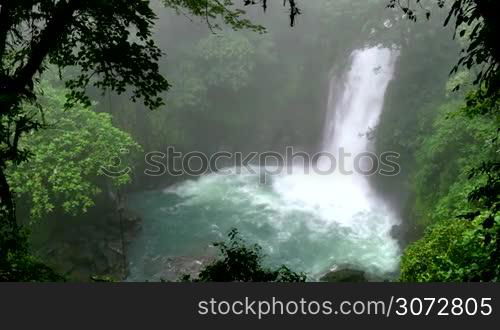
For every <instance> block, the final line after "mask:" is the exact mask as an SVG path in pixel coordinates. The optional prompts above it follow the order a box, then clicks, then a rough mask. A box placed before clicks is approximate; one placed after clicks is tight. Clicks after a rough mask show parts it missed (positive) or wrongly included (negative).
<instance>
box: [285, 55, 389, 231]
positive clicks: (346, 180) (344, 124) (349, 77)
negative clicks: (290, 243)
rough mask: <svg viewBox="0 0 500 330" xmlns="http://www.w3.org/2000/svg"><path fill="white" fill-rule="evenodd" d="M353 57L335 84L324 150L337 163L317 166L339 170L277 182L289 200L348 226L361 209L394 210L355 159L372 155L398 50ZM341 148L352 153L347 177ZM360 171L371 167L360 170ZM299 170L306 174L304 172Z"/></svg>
mask: <svg viewBox="0 0 500 330" xmlns="http://www.w3.org/2000/svg"><path fill="white" fill-rule="evenodd" d="M351 58H352V64H351V68H350V70H349V71H348V72H347V74H345V75H344V76H341V77H338V76H334V77H332V79H331V81H330V92H329V97H328V109H327V110H328V111H327V118H326V122H325V123H326V124H325V129H324V133H323V143H322V151H323V152H327V153H329V154H331V155H333V156H334V157H335V158H336V163H333V165H332V162H331V160H330V159H327V158H325V157H321V158H320V162H319V164H318V168H319V169H320V170H322V171H323V172H325V171H326V170H328V169H329V168H332V166H334V167H333V168H335V172H334V173H332V174H330V175H322V174H307V175H292V176H286V177H282V178H280V180H277V181H276V183H275V186H276V188H277V190H278V191H279V192H280V194H282V196H283V197H284V198H286V199H289V200H291V201H293V202H295V203H299V204H305V205H308V206H312V209H316V210H319V211H320V212H322V216H323V218H330V219H335V220H334V221H336V222H342V224H344V225H356V224H354V223H351V222H353V221H354V218H355V217H354V215H355V214H356V213H359V211H360V210H370V209H377V210H381V209H384V210H385V211H386V212H390V210H389V208H388V207H387V206H385V205H384V204H383V202H381V201H380V200H379V199H378V198H377V197H376V195H375V194H374V192H373V191H372V189H371V188H370V185H369V182H368V177H367V176H366V175H363V174H360V173H358V172H357V171H355V168H354V158H355V156H356V155H361V154H363V153H366V152H370V151H372V141H371V140H370V138H369V132H370V130H371V129H373V128H375V127H376V126H377V124H378V121H379V118H380V114H381V113H382V110H383V104H384V95H385V92H386V89H387V86H388V84H389V82H390V80H391V79H392V77H393V73H394V64H395V61H396V59H397V51H394V50H390V49H387V48H380V47H373V48H366V49H362V50H356V51H354V52H353V54H352V55H351ZM339 78H340V81H339ZM341 149H342V150H343V152H344V153H345V154H349V155H350V156H349V157H344V161H343V162H342V167H343V170H344V173H341V171H340V164H339V163H340V158H341V157H340V152H341ZM368 165H371V164H368ZM361 169H365V170H366V169H367V168H364V167H363V166H361ZM294 172H296V173H300V172H302V173H304V171H301V170H300V169H297V170H296V171H294ZM346 172H349V173H351V172H352V174H345V173H346ZM391 221H393V219H391Z"/></svg>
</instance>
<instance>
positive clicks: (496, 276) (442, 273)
mask: <svg viewBox="0 0 500 330" xmlns="http://www.w3.org/2000/svg"><path fill="white" fill-rule="evenodd" d="M489 216H491V214H489V213H488V212H486V213H484V214H481V215H479V216H477V217H476V218H475V220H474V221H472V222H470V221H467V220H463V219H462V220H459V219H451V220H448V221H442V222H439V223H437V224H435V225H433V226H432V227H430V228H429V229H428V230H427V233H426V234H425V236H424V237H423V238H422V239H421V240H419V241H417V242H415V243H413V244H411V245H410V246H409V247H408V248H407V249H406V251H405V253H404V255H403V258H402V260H401V280H402V281H405V282H465V281H498V280H500V263H499V261H500V259H499V258H498V251H497V250H496V249H497V245H498V244H499V243H500V241H499V239H500V237H499V236H498V232H499V231H500V214H498V213H496V214H495V216H494V218H495V224H494V226H493V227H492V228H484V227H483V225H482V224H483V223H484V221H485V219H486V218H488V217H489ZM488 235H493V236H492V237H494V239H493V240H489V241H488V240H486V237H487V236H488Z"/></svg>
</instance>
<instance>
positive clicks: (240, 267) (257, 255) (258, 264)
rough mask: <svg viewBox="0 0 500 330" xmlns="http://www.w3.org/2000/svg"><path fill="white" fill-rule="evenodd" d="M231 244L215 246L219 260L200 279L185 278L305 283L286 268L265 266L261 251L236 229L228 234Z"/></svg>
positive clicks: (203, 280)
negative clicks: (248, 243) (246, 241)
mask: <svg viewBox="0 0 500 330" xmlns="http://www.w3.org/2000/svg"><path fill="white" fill-rule="evenodd" d="M228 238H229V240H228V242H218V243H214V246H216V247H218V248H219V251H220V258H219V259H218V260H216V261H214V262H213V263H212V264H210V265H208V266H206V267H205V268H204V269H203V270H202V271H201V272H200V274H199V276H198V278H196V279H191V277H190V276H189V275H187V276H183V277H182V278H181V280H182V281H193V282H305V280H306V275H305V274H304V273H295V272H293V271H291V270H290V269H289V268H288V267H286V266H281V267H279V268H277V269H271V268H267V267H265V266H263V264H262V263H263V258H264V256H263V255H262V248H261V247H260V246H259V245H257V244H254V245H246V243H245V241H244V240H243V239H242V238H241V236H240V235H239V233H238V231H237V230H236V229H232V230H231V231H230V232H229V234H228Z"/></svg>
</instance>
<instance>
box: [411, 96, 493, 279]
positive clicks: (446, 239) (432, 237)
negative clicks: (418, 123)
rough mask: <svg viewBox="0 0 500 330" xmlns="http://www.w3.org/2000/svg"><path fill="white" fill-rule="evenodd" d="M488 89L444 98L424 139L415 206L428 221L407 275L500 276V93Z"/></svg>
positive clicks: (413, 248) (420, 215)
mask: <svg viewBox="0 0 500 330" xmlns="http://www.w3.org/2000/svg"><path fill="white" fill-rule="evenodd" d="M482 95H483V94H482V93H480V92H477V91H476V92H472V93H470V94H469V95H468V97H467V102H466V105H465V106H462V107H458V106H457V104H453V103H451V104H448V105H445V106H443V107H442V108H441V109H440V115H439V116H438V117H437V118H436V121H435V124H434V132H433V133H432V134H430V135H429V136H426V137H424V138H423V140H422V143H421V145H420V147H419V151H418V153H417V159H418V164H417V167H418V168H419V170H418V171H417V173H416V175H415V177H414V184H415V188H416V205H415V209H416V212H417V214H418V217H419V218H420V221H423V222H424V223H425V224H426V225H428V226H429V227H428V229H427V231H426V234H425V235H424V237H423V238H422V239H421V240H419V241H416V242H414V243H413V244H412V245H410V246H409V247H408V248H407V249H406V251H405V253H404V255H403V259H402V266H401V280H403V281H418V282H422V281H498V280H499V278H500V277H499V276H500V267H499V265H500V248H499V247H500V240H499V239H500V226H499V225H500V214H499V211H500V208H499V204H500V203H499V200H500V198H499V197H500V171H499V166H498V164H500V162H499V155H498V148H499V145H498V133H499V131H498V124H499V121H498V120H499V118H498V115H496V114H497V113H498V112H497V111H495V110H496V107H498V101H497V100H492V99H491V98H489V99H487V100H485V99H484V98H483V97H482ZM457 108H459V109H460V110H459V111H457V110H455V109H457Z"/></svg>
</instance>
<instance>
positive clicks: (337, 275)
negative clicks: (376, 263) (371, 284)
mask: <svg viewBox="0 0 500 330" xmlns="http://www.w3.org/2000/svg"><path fill="white" fill-rule="evenodd" d="M319 280H320V281H322V282H334V283H339V282H350V283H359V282H368V280H367V279H366V276H365V272H363V271H361V270H355V269H349V268H344V269H338V270H333V271H330V272H328V273H326V274H325V275H323V276H322V277H321V278H320V279H319Z"/></svg>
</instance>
